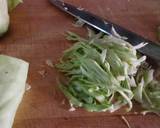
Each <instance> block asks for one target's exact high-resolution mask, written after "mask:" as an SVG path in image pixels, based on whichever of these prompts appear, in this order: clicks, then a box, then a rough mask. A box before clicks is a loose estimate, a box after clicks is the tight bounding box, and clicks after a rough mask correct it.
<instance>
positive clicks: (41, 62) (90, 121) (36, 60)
mask: <svg viewBox="0 0 160 128" xmlns="http://www.w3.org/2000/svg"><path fill="white" fill-rule="evenodd" d="M66 2H70V3H73V4H75V5H77V6H81V7H84V8H87V9H88V10H89V11H91V12H94V13H95V14H97V15H99V16H101V17H103V18H106V19H108V20H111V21H113V22H115V23H117V24H120V25H122V26H124V27H125V28H128V29H130V30H132V31H134V32H136V33H138V34H140V35H142V36H144V37H147V38H149V39H151V40H153V41H157V39H156V35H155V31H156V27H157V26H158V25H160V1H159V0H118V1H117V0H97V1H95V0H87V1H86V0H66ZM73 23H74V20H73V18H72V17H70V16H68V15H65V14H64V13H62V12H61V11H59V10H58V9H57V8H55V7H53V6H52V5H51V4H50V3H49V2H48V0H24V3H23V4H22V5H20V6H18V7H17V8H16V9H15V10H14V11H13V12H12V13H11V26H10V30H9V31H8V33H7V34H6V35H5V37H3V38H2V39H1V40H0V53H2V54H7V55H11V56H15V57H18V58H22V59H24V60H26V61H28V62H30V71H29V78H28V83H29V84H31V86H32V88H31V90H29V91H28V92H26V93H25V96H24V98H23V101H22V103H21V105H20V107H19V110H18V112H17V115H16V119H15V123H14V126H13V128H111V127H112V128H125V127H126V125H125V124H124V123H123V121H122V120H121V118H120V116H119V115H120V114H122V113H123V110H120V111H118V112H116V113H113V114H110V113H89V112H86V111H85V110H83V109H78V110H77V111H74V112H69V111H68V109H69V106H68V103H67V102H66V103H65V105H63V104H62V101H63V100H64V96H63V95H62V94H61V92H60V91H59V90H58V88H57V82H56V81H57V78H58V73H57V71H56V69H53V68H50V67H48V66H47V65H46V64H45V61H46V60H47V59H51V60H53V62H54V63H56V62H57V61H58V59H59V58H60V56H61V55H62V52H63V50H64V49H66V48H68V47H69V46H70V45H71V44H70V43H69V42H68V41H66V39H65V32H66V31H67V30H70V31H74V32H78V33H80V34H81V35H86V30H85V29H84V28H81V29H79V28H75V27H73ZM41 70H45V71H46V75H45V77H44V78H43V77H42V76H41V75H40V74H39V73H38V71H41ZM138 110H140V107H139V105H137V106H136V107H135V109H134V110H133V111H138ZM132 113H133V112H131V113H129V114H127V115H126V118H127V119H128V121H129V122H130V124H131V126H132V128H151V127H152V128H159V127H160V118H159V117H157V116H156V115H152V114H150V115H147V116H141V115H133V114H132Z"/></svg>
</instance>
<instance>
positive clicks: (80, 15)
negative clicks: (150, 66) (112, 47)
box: [50, 0, 160, 63]
mask: <svg viewBox="0 0 160 128" xmlns="http://www.w3.org/2000/svg"><path fill="white" fill-rule="evenodd" d="M50 2H51V3H52V4H53V5H55V6H56V7H58V8H59V9H61V10H62V11H64V12H66V13H68V14H70V15H72V16H73V17H75V18H77V19H79V20H81V21H82V22H84V23H86V24H87V25H89V26H91V27H93V28H95V29H97V30H99V31H101V32H103V33H105V34H107V35H113V28H114V30H115V31H116V32H117V33H118V34H119V35H120V36H121V37H125V38H126V39H125V40H126V41H127V42H129V43H130V44H132V45H133V46H135V45H138V44H140V43H142V42H144V43H148V44H147V45H146V46H145V47H142V48H140V49H138V51H139V52H140V53H142V54H144V55H147V56H148V57H150V58H152V59H154V60H156V61H158V63H159V62H160V45H159V44H157V43H155V42H153V41H151V40H149V39H146V38H144V37H142V36H140V35H138V34H136V33H134V32H132V31H129V30H127V29H125V28H123V27H121V26H119V25H117V24H115V23H112V22H111V21H108V20H104V19H103V18H100V17H98V16H96V15H94V14H92V13H90V12H88V11H86V10H84V9H82V8H78V7H75V6H73V5H71V4H69V3H66V2H64V1H61V0H50Z"/></svg>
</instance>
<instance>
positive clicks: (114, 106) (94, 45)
mask: <svg viewBox="0 0 160 128" xmlns="http://www.w3.org/2000/svg"><path fill="white" fill-rule="evenodd" d="M67 39H68V40H72V41H74V42H76V43H75V44H74V45H73V46H72V47H71V48H69V49H68V50H66V51H65V52H64V55H63V57H62V59H61V60H60V63H59V64H57V65H56V67H57V68H58V69H59V70H60V71H61V72H64V73H65V76H66V78H67V80H66V82H65V83H64V82H63V83H62V82H61V84H60V89H61V90H62V92H63V93H64V95H65V96H66V97H67V98H68V100H69V102H70V104H71V105H73V106H74V107H83V108H85V109H86V110H88V111H91V112H93V111H96V112H101V111H110V112H114V111H116V110H118V109H120V108H121V107H122V106H124V105H127V104H128V108H127V111H130V110H131V109H132V107H133V103H132V101H133V100H134V99H135V100H136V101H138V102H139V103H141V104H142V107H144V108H146V109H147V110H148V111H154V112H159V111H160V84H159V83H158V82H157V81H156V80H154V79H153V72H154V71H153V69H150V68H149V67H145V66H143V65H144V64H145V59H146V56H140V55H138V54H137V51H136V49H137V48H141V46H143V44H140V45H138V46H132V45H130V44H129V43H128V42H126V41H124V40H122V39H118V38H115V37H113V36H107V35H104V34H102V33H99V34H94V33H93V32H92V31H89V38H88V39H84V38H81V37H80V36H78V35H76V34H75V33H72V32H69V36H68V37H67Z"/></svg>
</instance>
